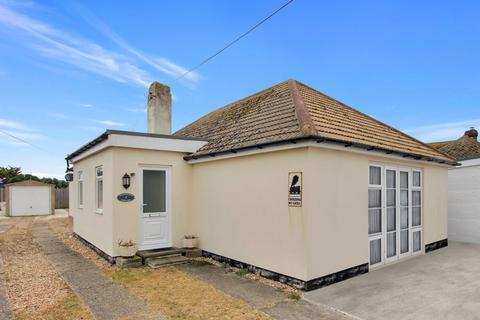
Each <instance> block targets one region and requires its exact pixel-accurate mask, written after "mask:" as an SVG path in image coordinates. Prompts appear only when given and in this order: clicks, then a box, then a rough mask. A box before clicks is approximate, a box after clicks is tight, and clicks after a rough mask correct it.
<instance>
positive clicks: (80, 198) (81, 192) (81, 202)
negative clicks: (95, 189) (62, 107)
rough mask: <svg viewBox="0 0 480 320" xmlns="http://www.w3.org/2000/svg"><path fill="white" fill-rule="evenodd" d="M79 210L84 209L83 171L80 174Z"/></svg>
mask: <svg viewBox="0 0 480 320" xmlns="http://www.w3.org/2000/svg"><path fill="white" fill-rule="evenodd" d="M78 208H80V209H83V171H79V172H78Z"/></svg>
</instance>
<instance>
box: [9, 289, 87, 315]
mask: <svg viewBox="0 0 480 320" xmlns="http://www.w3.org/2000/svg"><path fill="white" fill-rule="evenodd" d="M30 319H36V320H58V319H72V320H73V319H75V320H93V316H92V314H91V313H90V311H88V309H87V308H86V307H85V306H84V305H83V304H82V303H81V302H80V300H79V299H78V297H77V296H76V295H75V294H73V293H69V294H68V295H67V296H65V298H63V299H62V300H60V301H57V303H56V304H55V305H52V306H50V307H47V308H44V309H42V310H40V311H38V312H36V313H29V312H18V313H17V314H16V315H15V320H30Z"/></svg>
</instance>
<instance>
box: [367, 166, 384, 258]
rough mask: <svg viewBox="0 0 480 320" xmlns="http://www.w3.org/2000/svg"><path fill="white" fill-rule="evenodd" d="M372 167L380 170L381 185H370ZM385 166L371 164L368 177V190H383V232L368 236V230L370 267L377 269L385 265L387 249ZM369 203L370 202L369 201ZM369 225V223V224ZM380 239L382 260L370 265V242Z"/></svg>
mask: <svg viewBox="0 0 480 320" xmlns="http://www.w3.org/2000/svg"><path fill="white" fill-rule="evenodd" d="M370 167H377V168H380V184H378V185H377V184H370ZM383 170H384V169H383V165H380V164H377V163H370V164H369V166H368V175H367V179H368V181H367V182H368V190H370V189H377V190H381V197H382V200H381V204H380V209H381V210H380V216H381V219H382V226H381V228H382V230H381V232H380V233H374V234H368V228H367V235H368V263H369V265H370V267H376V266H380V265H383V264H384V263H385V255H384V253H383V252H384V249H385V237H384V236H383V231H384V230H385V229H384V223H385V219H384V215H385V214H384V203H385V199H384V198H385V197H384V193H383V185H384V183H383V182H384V180H385V178H384V175H383ZM367 198H368V193H367ZM367 201H368V200H367ZM368 209H369V208H367V220H368ZM367 224H368V222H367ZM378 239H380V246H381V248H380V250H381V255H380V256H381V260H380V261H379V262H378V263H375V264H370V242H371V241H374V240H378Z"/></svg>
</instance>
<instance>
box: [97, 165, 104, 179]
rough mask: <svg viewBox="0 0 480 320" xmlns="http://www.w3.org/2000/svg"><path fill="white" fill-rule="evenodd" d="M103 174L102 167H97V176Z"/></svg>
mask: <svg viewBox="0 0 480 320" xmlns="http://www.w3.org/2000/svg"><path fill="white" fill-rule="evenodd" d="M102 176H103V168H102V167H98V168H97V177H102Z"/></svg>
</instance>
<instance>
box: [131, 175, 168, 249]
mask: <svg viewBox="0 0 480 320" xmlns="http://www.w3.org/2000/svg"><path fill="white" fill-rule="evenodd" d="M139 182H140V183H139V185H140V192H139V194H140V199H139V200H140V239H139V246H138V247H139V250H150V249H160V248H169V247H171V246H172V240H171V225H170V223H171V217H170V215H171V212H170V195H171V186H170V168H169V167H141V170H140V181H139Z"/></svg>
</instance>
